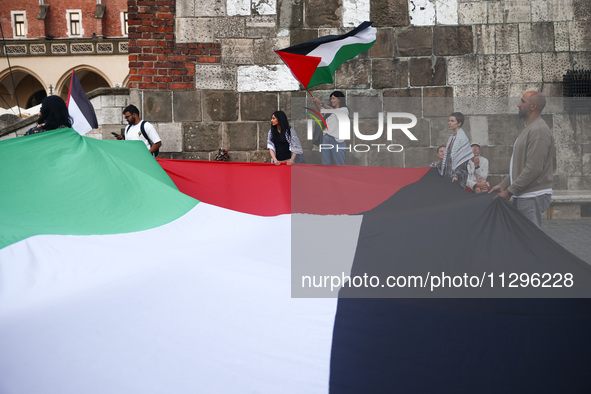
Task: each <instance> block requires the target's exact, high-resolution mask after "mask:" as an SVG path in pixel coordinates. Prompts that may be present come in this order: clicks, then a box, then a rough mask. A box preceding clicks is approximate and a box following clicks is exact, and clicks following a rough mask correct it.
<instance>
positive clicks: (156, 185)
mask: <svg viewBox="0 0 591 394" xmlns="http://www.w3.org/2000/svg"><path fill="white" fill-rule="evenodd" d="M0 160H1V161H0V164H1V167H0V168H1V170H0V184H1V185H2V189H1V190H2V191H1V192H0V248H3V247H5V246H7V245H10V244H12V243H15V242H18V241H21V240H23V239H26V238H28V237H31V236H34V235H39V234H71V235H90V234H115V233H127V232H134V231H140V230H147V229H150V228H154V227H157V226H161V225H163V224H166V223H169V222H171V221H173V220H175V219H178V218H179V217H181V216H182V215H184V214H185V213H186V212H188V211H189V210H190V209H191V208H193V207H194V206H195V205H196V204H197V203H198V201H197V200H195V199H193V198H191V197H188V196H186V195H184V194H182V193H181V192H179V191H178V189H177V188H176V186H175V185H174V183H173V182H172V180H171V179H170V178H169V177H168V175H167V174H166V173H165V172H164V170H163V169H162V168H161V167H160V165H159V164H158V163H157V162H156V161H155V160H154V159H153V157H152V156H151V155H150V154H149V153H148V150H147V149H146V147H145V145H144V144H143V143H142V142H141V141H117V140H104V141H103V140H96V139H92V138H88V137H83V136H81V135H79V134H78V133H77V132H76V131H74V130H73V129H70V128H68V129H57V130H52V131H47V132H44V133H40V134H35V135H31V136H25V137H19V138H14V139H8V140H4V141H0ZM16 163H18V164H16ZM146 246H147V245H146Z"/></svg>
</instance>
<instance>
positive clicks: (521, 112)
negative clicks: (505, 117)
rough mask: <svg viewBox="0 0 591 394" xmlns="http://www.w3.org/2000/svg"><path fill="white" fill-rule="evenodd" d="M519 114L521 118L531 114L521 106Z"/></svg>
mask: <svg viewBox="0 0 591 394" xmlns="http://www.w3.org/2000/svg"><path fill="white" fill-rule="evenodd" d="M517 115H518V116H519V118H520V119H527V117H528V116H529V113H527V112H526V111H525V110H522V109H521V108H519V112H518V114H517Z"/></svg>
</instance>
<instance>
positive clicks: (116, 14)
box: [0, 0, 127, 39]
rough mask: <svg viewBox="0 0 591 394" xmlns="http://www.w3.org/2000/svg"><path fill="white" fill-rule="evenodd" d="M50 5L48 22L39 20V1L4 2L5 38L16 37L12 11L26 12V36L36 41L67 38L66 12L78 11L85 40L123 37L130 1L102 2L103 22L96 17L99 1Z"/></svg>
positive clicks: (70, 0) (64, 1)
mask: <svg viewBox="0 0 591 394" xmlns="http://www.w3.org/2000/svg"><path fill="white" fill-rule="evenodd" d="M45 4H46V5H49V9H48V12H47V16H46V18H45V20H38V19H37V15H38V14H39V1H38V0H3V1H2V7H1V10H0V22H1V23H2V29H3V31H4V37H5V38H6V39H9V38H13V30H12V26H11V15H10V11H26V16H27V33H28V34H27V37H26V38H28V39H35V38H39V37H45V36H52V37H54V38H67V37H68V35H67V31H68V26H67V19H66V10H68V9H76V10H81V12H82V29H83V33H84V34H83V37H92V36H93V33H95V34H96V35H99V36H100V35H103V36H106V37H121V36H122V31H121V12H122V11H127V0H109V1H108V2H103V4H104V5H106V7H105V13H104V15H103V18H102V19H97V18H95V11H96V4H97V2H96V0H59V1H46V2H45Z"/></svg>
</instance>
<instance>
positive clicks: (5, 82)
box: [0, 66, 47, 108]
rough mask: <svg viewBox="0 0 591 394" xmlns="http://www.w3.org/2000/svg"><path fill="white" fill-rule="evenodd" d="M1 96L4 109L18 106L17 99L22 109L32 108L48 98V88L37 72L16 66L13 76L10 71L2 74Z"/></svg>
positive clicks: (0, 103) (0, 73)
mask: <svg viewBox="0 0 591 394" xmlns="http://www.w3.org/2000/svg"><path fill="white" fill-rule="evenodd" d="M13 79H14V85H15V86H13ZM0 95H2V98H3V99H0V107H2V108H10V107H13V106H15V105H17V99H18V105H19V106H20V107H21V108H30V107H33V106H35V105H37V104H39V103H40V102H41V100H42V99H43V98H44V97H46V96H47V86H45V83H44V82H43V79H41V77H39V75H37V74H36V73H35V72H33V71H31V70H30V69H28V68H25V67H20V66H14V67H12V75H11V70H10V69H6V70H3V71H2V72H0Z"/></svg>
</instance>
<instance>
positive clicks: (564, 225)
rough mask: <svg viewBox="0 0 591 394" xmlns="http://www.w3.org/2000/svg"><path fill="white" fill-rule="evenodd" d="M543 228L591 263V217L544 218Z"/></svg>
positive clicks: (561, 243)
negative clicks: (572, 218)
mask: <svg viewBox="0 0 591 394" xmlns="http://www.w3.org/2000/svg"><path fill="white" fill-rule="evenodd" d="M542 230H544V232H545V233H546V234H548V235H549V236H550V237H552V239H554V240H555V241H556V242H558V243H559V244H560V245H562V247H564V248H565V249H566V250H568V251H569V252H571V253H572V254H574V255H575V256H577V257H578V258H580V259H581V260H583V261H586V262H587V263H589V264H591V218H583V219H579V220H560V219H553V220H544V221H543V222H542Z"/></svg>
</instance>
